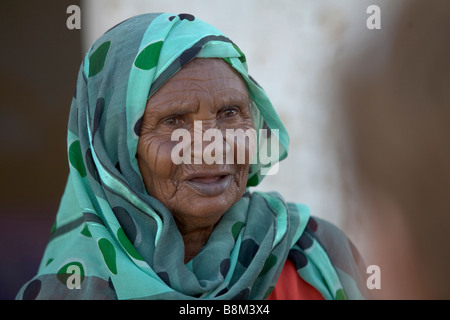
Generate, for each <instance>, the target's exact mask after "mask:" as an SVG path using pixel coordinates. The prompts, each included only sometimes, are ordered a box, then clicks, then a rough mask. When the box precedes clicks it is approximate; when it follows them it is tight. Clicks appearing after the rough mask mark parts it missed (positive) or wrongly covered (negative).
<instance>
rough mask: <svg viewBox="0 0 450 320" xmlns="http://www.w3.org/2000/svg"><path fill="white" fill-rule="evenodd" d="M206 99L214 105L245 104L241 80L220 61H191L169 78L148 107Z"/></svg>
mask: <svg viewBox="0 0 450 320" xmlns="http://www.w3.org/2000/svg"><path fill="white" fill-rule="evenodd" d="M199 98H210V99H212V100H214V101H215V102H217V103H232V102H235V103H247V102H248V99H249V93H248V90H247V86H246V84H245V82H244V80H243V79H242V78H241V76H240V75H239V74H238V73H237V72H236V71H235V70H234V69H233V68H232V67H231V66H229V65H228V64H227V63H226V62H224V61H223V60H221V59H204V58H203V59H194V60H193V61H191V62H189V63H188V64H186V65H185V66H184V67H183V68H182V69H181V70H180V71H178V72H177V73H176V74H175V75H174V76H173V77H172V78H170V79H169V80H168V81H167V82H166V83H165V84H164V85H163V86H162V87H161V88H160V89H159V90H158V91H157V92H155V94H154V95H153V96H152V97H151V98H150V99H149V101H148V104H150V105H158V104H164V105H167V104H170V103H171V102H173V101H177V100H178V101H183V102H187V101H188V100H196V99H199Z"/></svg>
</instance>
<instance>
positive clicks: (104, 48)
mask: <svg viewBox="0 0 450 320" xmlns="http://www.w3.org/2000/svg"><path fill="white" fill-rule="evenodd" d="M110 46H111V41H106V42H104V43H102V44H101V45H100V46H99V47H98V48H97V49H96V50H95V51H94V52H93V53H92V54H91V56H90V57H89V77H93V76H95V75H97V74H98V73H99V72H100V71H102V70H103V67H104V66H105V60H106V55H107V54H108V51H109V47H110Z"/></svg>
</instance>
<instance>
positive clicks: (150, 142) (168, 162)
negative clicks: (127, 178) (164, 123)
mask: <svg viewBox="0 0 450 320" xmlns="http://www.w3.org/2000/svg"><path fill="white" fill-rule="evenodd" d="M175 144H176V142H174V141H171V140H170V139H166V138H165V137H158V136H154V137H151V138H150V139H147V140H146V141H143V146H142V148H140V151H141V153H142V154H140V157H141V158H142V159H143V160H144V162H145V166H146V168H145V169H146V170H145V171H147V174H149V175H150V176H151V178H152V179H170V178H171V177H172V174H173V171H174V167H175V165H174V163H173V162H172V159H171V152H172V149H173V148H174V147H175ZM141 171H142V170H141Z"/></svg>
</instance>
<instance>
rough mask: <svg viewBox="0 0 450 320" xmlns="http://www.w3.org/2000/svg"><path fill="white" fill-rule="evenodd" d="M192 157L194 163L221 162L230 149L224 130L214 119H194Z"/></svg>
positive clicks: (223, 161)
mask: <svg viewBox="0 0 450 320" xmlns="http://www.w3.org/2000/svg"><path fill="white" fill-rule="evenodd" d="M193 131H194V137H193V139H192V144H193V146H192V148H191V150H192V157H193V160H194V163H195V164H202V163H206V164H213V163H217V164H223V163H225V162H226V161H225V159H226V158H227V154H228V153H229V152H230V151H231V150H232V148H231V146H230V145H229V143H228V141H227V140H226V133H225V130H220V129H219V128H218V127H217V123H216V121H215V120H208V121H201V120H199V121H194V130H193Z"/></svg>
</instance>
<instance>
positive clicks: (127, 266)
mask: <svg viewBox="0 0 450 320" xmlns="http://www.w3.org/2000/svg"><path fill="white" fill-rule="evenodd" d="M193 58H222V59H223V60H224V61H226V62H227V63H228V64H230V65H231V66H232V67H233V68H235V69H236V70H237V71H238V72H239V73H240V74H241V75H242V77H243V79H244V80H245V82H246V83H247V86H248V90H249V93H250V95H251V97H252V100H253V101H254V104H255V105H256V108H257V115H256V117H255V127H256V128H259V129H261V128H269V129H271V130H273V129H277V130H278V131H271V133H272V134H270V135H268V136H267V137H259V142H260V143H261V142H262V140H263V139H268V140H270V141H271V140H272V139H276V140H275V141H276V143H278V144H279V158H277V159H276V161H279V160H282V159H283V158H285V157H286V156H287V151H288V141H289V139H288V134H287V132H286V130H285V128H284V126H283V124H282V123H281V121H280V119H279V117H278V115H277V113H276V112H275V110H274V109H273V107H272V105H271V103H270V101H269V99H268V98H267V96H266V94H265V92H264V90H263V89H262V88H261V87H260V86H259V85H258V84H257V83H256V82H255V81H254V80H253V79H252V78H251V77H250V76H249V74H248V72H247V65H246V58H245V56H244V54H243V53H242V52H241V50H240V49H239V48H238V47H237V46H236V45H235V44H234V43H233V42H232V41H230V40H229V39H228V38H226V37H225V36H224V35H223V34H222V33H221V32H220V31H219V30H217V29H216V28H214V27H212V26H210V25H209V24H207V23H205V22H203V21H201V20H199V19H197V18H195V17H193V16H191V15H189V14H180V15H173V14H167V13H163V14H144V15H140V16H136V17H133V18H131V19H128V20H126V21H124V22H122V23H121V24H119V25H117V26H115V27H114V28H112V29H110V30H109V31H107V32H106V33H105V34H104V35H103V36H102V37H100V38H99V39H98V40H97V41H96V42H95V43H94V44H93V46H92V47H91V49H90V50H89V52H88V53H87V55H86V58H85V59H84V61H83V63H82V66H81V68H80V72H79V76H78V82H77V87H76V91H75V94H74V97H73V101H72V105H71V109H70V117H69V125H68V136H67V143H68V160H69V163H70V174H69V178H68V182H67V186H66V190H65V192H64V195H63V198H62V201H61V205H60V208H59V211H58V214H57V217H56V221H55V224H54V227H53V229H52V232H51V237H50V240H49V243H48V246H47V248H46V251H45V254H44V257H43V259H42V262H41V265H40V268H39V271H38V274H37V275H36V276H35V277H34V278H33V279H31V280H30V281H29V282H28V283H27V284H25V285H24V286H23V287H22V289H21V290H20V292H19V293H18V296H17V298H18V299H30V298H36V299H64V298H66V299H116V298H118V299H194V298H203V299H264V298H266V297H267V296H268V295H269V294H270V292H271V291H272V290H273V288H274V286H275V283H276V281H277V279H278V276H279V275H280V272H281V269H282V268H283V266H284V263H285V261H286V259H287V258H288V256H289V258H290V259H292V260H293V262H294V265H295V267H296V268H297V270H298V273H299V276H301V277H302V278H303V279H304V280H305V281H307V282H309V283H310V284H311V285H313V286H314V287H315V288H316V289H317V290H319V292H320V293H321V294H322V295H323V297H324V298H326V299H338V298H346V297H349V298H360V297H361V293H360V292H362V290H361V287H359V289H358V284H359V283H360V282H361V279H360V278H358V277H359V273H358V271H357V269H356V264H355V260H354V259H355V258H354V255H352V254H351V253H350V252H351V245H350V244H349V242H348V241H347V240H346V238H345V236H343V235H342V234H341V233H339V231H338V230H337V229H336V228H333V227H326V226H328V224H326V223H323V222H319V221H320V220H318V219H312V218H310V215H309V209H308V208H307V207H306V206H304V205H299V204H291V203H285V202H284V201H283V199H282V198H281V197H280V196H279V195H277V194H269V193H260V192H254V193H250V192H249V191H247V192H246V194H245V195H244V196H243V197H242V198H241V199H240V200H239V201H238V202H237V203H236V204H235V205H234V206H232V207H231V208H230V209H229V210H228V211H227V212H226V213H225V214H224V216H223V217H222V219H221V220H220V222H219V223H218V225H217V227H216V228H215V230H214V231H213V233H212V234H211V236H210V238H209V240H208V242H207V243H206V245H205V246H204V247H203V248H202V250H201V251H200V253H199V254H198V255H197V256H195V257H194V258H193V259H192V260H190V261H189V262H188V263H187V264H185V263H184V244H183V239H182V237H181V234H180V233H179V231H178V229H177V226H176V224H175V220H174V218H173V216H172V214H171V213H170V212H169V211H168V209H167V208H165V207H164V206H163V205H162V203H161V202H159V201H158V200H157V199H155V198H153V197H151V196H150V195H148V193H147V192H146V190H145V186H144V183H143V180H142V177H141V174H140V171H139V168H138V163H137V159H136V150H137V145H138V139H139V133H140V125H141V120H142V115H143V113H144V109H145V106H146V103H147V100H148V99H149V97H150V96H151V95H152V94H153V93H154V92H156V91H157V90H158V89H159V88H160V87H161V86H162V85H163V84H164V83H165V82H166V81H167V80H168V79H169V78H170V77H171V76H173V75H174V74H175V73H176V72H177V71H179V70H180V69H181V67H182V66H183V65H185V64H186V63H187V62H189V61H190V60H192V59H193ZM271 164H273V163H271ZM271 164H269V165H268V166H270V165H271ZM268 166H263V165H262V164H260V163H256V164H253V165H252V166H251V169H250V174H249V179H248V186H253V185H257V184H258V183H259V182H260V181H261V179H262V178H263V175H264V173H263V170H264V169H267V167H268ZM318 226H322V227H318ZM324 226H325V227H324ZM321 230H322V232H324V233H326V234H327V236H326V239H332V240H331V242H330V243H334V242H336V243H337V244H338V246H337V247H338V248H339V249H338V250H341V251H342V252H343V254H338V255H336V256H339V257H340V259H343V260H342V261H341V262H338V263H336V262H335V261H332V260H330V257H331V255H329V254H328V253H327V251H326V250H325V249H324V246H323V244H322V243H321V240H320V237H319V235H320V232H321ZM349 253H350V254H349ZM339 264H340V265H339ZM79 274H81V277H79V280H80V281H79V283H78V285H79V286H78V287H77V281H76V280H74V279H75V278H74V276H77V275H79ZM74 286H75V288H74Z"/></svg>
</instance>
